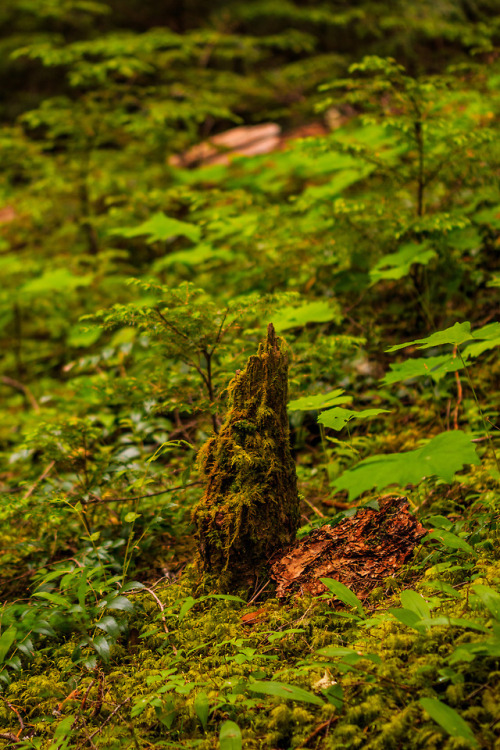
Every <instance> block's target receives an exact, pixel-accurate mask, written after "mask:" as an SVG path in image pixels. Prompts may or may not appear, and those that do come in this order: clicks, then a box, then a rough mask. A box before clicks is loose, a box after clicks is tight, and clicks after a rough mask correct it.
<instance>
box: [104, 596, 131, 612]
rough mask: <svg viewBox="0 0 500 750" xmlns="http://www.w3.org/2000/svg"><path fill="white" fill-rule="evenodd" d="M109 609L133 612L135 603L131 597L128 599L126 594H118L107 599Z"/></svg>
mask: <svg viewBox="0 0 500 750" xmlns="http://www.w3.org/2000/svg"><path fill="white" fill-rule="evenodd" d="M106 608H107V609H120V610H123V611H124V612H133V611H134V605H133V604H132V602H131V601H130V599H127V597H126V596H116V597H114V598H113V599H110V600H107V604H106Z"/></svg>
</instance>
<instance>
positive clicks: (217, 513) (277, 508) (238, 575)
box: [193, 323, 299, 591]
mask: <svg viewBox="0 0 500 750" xmlns="http://www.w3.org/2000/svg"><path fill="white" fill-rule="evenodd" d="M287 392H288V355H287V351H286V345H285V343H284V341H283V340H282V339H281V338H279V337H277V336H276V333H275V331H274V327H273V325H272V323H271V324H269V327H268V331H267V338H266V340H265V341H264V342H263V343H261V344H260V345H259V349H258V352H257V354H256V355H254V356H252V357H250V358H249V360H248V362H247V365H246V367H245V369H244V370H242V371H238V372H237V373H236V376H235V377H234V378H233V380H232V381H231V382H230V384H229V386H228V395H229V410H228V414H227V417H226V420H225V422H224V424H223V426H222V427H221V430H220V433H219V434H218V435H215V436H214V437H212V438H210V440H208V441H207V442H206V443H205V445H204V446H203V448H202V449H201V451H200V454H199V458H198V461H199V465H200V467H201V469H202V473H203V475H204V476H205V478H206V480H207V486H206V489H205V493H204V495H203V497H202V499H201V500H200V502H199V504H198V505H197V507H196V508H195V510H194V513H193V520H194V523H195V526H196V539H197V544H198V551H199V560H198V564H199V567H200V568H201V570H202V572H203V573H205V574H207V575H209V576H211V577H213V579H214V584H215V586H216V588H217V589H219V590H220V591H230V590H235V589H240V588H242V587H245V588H248V587H249V586H250V585H252V584H253V583H255V581H256V578H257V576H258V575H259V574H260V573H262V572H263V571H264V570H265V569H266V564H267V562H268V561H269V559H270V558H271V557H272V556H273V555H274V554H275V553H276V552H277V551H279V550H282V549H284V548H286V547H288V546H289V545H290V544H291V543H292V542H293V541H294V540H295V534H296V531H297V527H298V522H299V499H298V493H297V476H296V473H295V463H294V460H293V458H292V455H291V453H290V446H289V430H288V417H287V409H286V405H287Z"/></svg>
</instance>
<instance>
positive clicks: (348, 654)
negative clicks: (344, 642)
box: [317, 646, 382, 665]
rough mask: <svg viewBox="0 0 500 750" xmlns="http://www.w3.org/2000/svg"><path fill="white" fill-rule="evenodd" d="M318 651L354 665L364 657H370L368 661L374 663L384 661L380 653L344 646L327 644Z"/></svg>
mask: <svg viewBox="0 0 500 750" xmlns="http://www.w3.org/2000/svg"><path fill="white" fill-rule="evenodd" d="M317 653H318V654H319V655H320V656H327V657H328V658H329V659H337V660H339V661H340V662H343V663H345V664H349V665H354V664H356V663H357V662H358V661H361V660H362V659H368V661H371V662H373V664H381V663H382V661H381V659H380V656H378V654H371V653H366V654H364V653H359V652H358V651H354V649H352V648H346V647H344V646H325V647H324V648H320V649H318V651H317Z"/></svg>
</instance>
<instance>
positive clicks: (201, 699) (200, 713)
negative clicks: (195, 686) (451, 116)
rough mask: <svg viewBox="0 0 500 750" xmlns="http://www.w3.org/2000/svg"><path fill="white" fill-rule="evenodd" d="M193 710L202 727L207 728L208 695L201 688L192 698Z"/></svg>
mask: <svg viewBox="0 0 500 750" xmlns="http://www.w3.org/2000/svg"><path fill="white" fill-rule="evenodd" d="M194 711H195V714H196V716H197V717H198V719H199V720H200V723H201V726H202V727H203V729H206V728H207V723H208V714H209V713H210V704H209V702H208V695H207V694H206V693H205V692H204V691H203V690H202V691H201V692H200V693H198V694H197V696H196V698H195V699H194Z"/></svg>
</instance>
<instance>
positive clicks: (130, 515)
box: [123, 511, 142, 523]
mask: <svg viewBox="0 0 500 750" xmlns="http://www.w3.org/2000/svg"><path fill="white" fill-rule="evenodd" d="M141 516H142V513H134V512H133V511H130V513H127V515H126V516H125V518H124V519H123V520H124V521H125V523H133V522H134V521H135V520H136V518H140V517H141Z"/></svg>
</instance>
